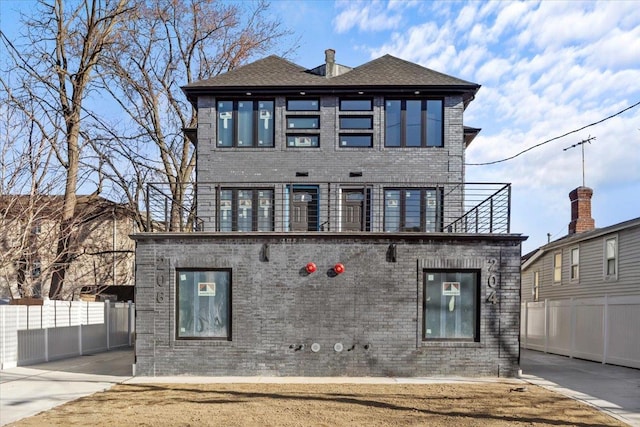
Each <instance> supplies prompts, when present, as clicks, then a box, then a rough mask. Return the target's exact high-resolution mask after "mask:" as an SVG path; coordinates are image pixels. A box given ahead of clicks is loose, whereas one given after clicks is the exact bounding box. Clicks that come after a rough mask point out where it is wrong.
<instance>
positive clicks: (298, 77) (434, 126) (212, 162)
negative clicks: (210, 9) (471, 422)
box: [134, 50, 524, 376]
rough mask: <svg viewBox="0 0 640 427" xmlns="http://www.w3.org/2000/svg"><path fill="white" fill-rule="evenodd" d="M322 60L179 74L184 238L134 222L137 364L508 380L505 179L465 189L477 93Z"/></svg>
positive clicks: (452, 83)
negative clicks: (191, 188)
mask: <svg viewBox="0 0 640 427" xmlns="http://www.w3.org/2000/svg"><path fill="white" fill-rule="evenodd" d="M325 54H326V61H325V64H323V65H321V66H319V67H317V68H314V69H311V70H308V69H305V68H304V67H300V66H299V65H296V64H293V63H291V62H289V61H287V60H285V59H282V58H280V57H277V56H269V57H267V58H264V59H262V60H259V61H256V62H253V63H251V64H248V65H245V66H243V67H239V68H237V69H235V70H232V71H229V72H228V73H226V74H222V75H219V76H216V77H213V78H211V79H208V80H203V81H199V82H195V83H192V84H190V85H188V86H186V87H184V91H185V93H186V95H187V97H188V99H189V100H190V101H191V102H192V103H193V105H194V106H195V107H196V108H197V109H198V125H197V128H194V129H187V130H186V132H187V135H188V136H189V137H190V138H191V139H192V140H193V141H194V143H195V144H196V149H197V215H198V221H199V223H198V224H199V225H198V227H197V230H198V232H193V233H140V234H136V235H134V239H135V240H136V265H137V270H136V311H137V314H136V334H137V335H136V373H137V374H139V375H283V376H286V375H309V376H326V375H351V376H424V375H467V376H478V375H489V376H498V375H499V376H513V375H516V374H517V372H518V369H519V366H518V361H519V310H520V295H519V292H520V268H519V267H520V255H521V242H522V241H523V239H524V238H523V237H522V236H521V235H519V234H512V233H511V231H510V218H509V214H510V194H511V193H510V191H511V188H510V185H508V184H500V185H496V184H478V185H470V184H466V183H465V182H464V159H465V149H466V147H467V146H468V145H469V144H470V143H471V141H472V140H473V138H474V137H475V135H476V134H477V133H478V132H479V129H477V128H472V127H465V126H464V125H463V113H464V110H465V108H466V107H467V105H468V104H469V103H470V102H471V101H472V100H473V99H474V97H475V95H476V92H477V91H478V89H479V88H480V86H479V85H477V84H475V83H470V82H467V81H464V80H460V79H458V78H455V77H451V76H448V75H445V74H441V73H438V72H435V71H433V70H430V69H427V68H424V67H422V66H419V65H417V64H413V63H410V62H407V61H404V60H401V59H398V58H395V57H393V56H389V55H385V56H383V57H381V58H378V59H375V60H373V61H371V62H368V63H366V64H363V65H360V66H358V67H355V68H350V67H346V66H344V65H339V64H336V63H335V60H334V54H335V52H334V51H333V50H327V51H326V52H325Z"/></svg>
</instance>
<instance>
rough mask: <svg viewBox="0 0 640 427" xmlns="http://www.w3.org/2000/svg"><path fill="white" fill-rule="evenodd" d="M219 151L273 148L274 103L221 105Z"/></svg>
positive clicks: (231, 102)
mask: <svg viewBox="0 0 640 427" xmlns="http://www.w3.org/2000/svg"><path fill="white" fill-rule="evenodd" d="M217 106H218V147H273V141H274V133H273V130H274V126H273V114H274V103H273V101H269V100H257V101H251V100H242V101H232V100H229V101H226V100H222V101H218V104H217Z"/></svg>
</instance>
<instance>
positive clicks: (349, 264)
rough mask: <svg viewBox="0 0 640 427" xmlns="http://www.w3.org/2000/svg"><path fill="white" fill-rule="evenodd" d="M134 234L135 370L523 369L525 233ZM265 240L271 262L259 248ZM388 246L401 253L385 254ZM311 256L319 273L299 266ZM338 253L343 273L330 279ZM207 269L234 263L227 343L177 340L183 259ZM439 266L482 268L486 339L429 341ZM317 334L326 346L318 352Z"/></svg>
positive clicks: (354, 372)
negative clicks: (492, 294)
mask: <svg viewBox="0 0 640 427" xmlns="http://www.w3.org/2000/svg"><path fill="white" fill-rule="evenodd" d="M416 237H417V236H416ZM136 239H137V251H136V259H137V282H136V301H137V304H136V311H137V314H136V334H137V337H136V374H137V375H151V376H153V375H158V376H161V375H271V376H301V375H302V376H406V377H411V376H434V375H466V376H514V375H516V374H517V371H518V357H519V333H518V331H519V313H520V295H519V289H520V265H519V257H520V242H521V238H519V237H514V236H498V237H496V236H494V237H479V236H475V237H472V236H458V237H456V238H452V237H451V236H446V235H434V236H433V237H431V238H425V237H424V236H422V237H420V238H411V237H406V236H403V237H399V236H389V235H385V236H367V237H355V236H339V235H336V234H330V235H319V234H315V235H304V236H299V235H298V236H291V235H285V234H280V235H276V234H271V235H269V236H268V237H266V236H265V237H257V236H255V235H254V236H244V237H243V236H232V235H229V234H227V235H221V234H210V233H203V234H198V235H184V234H183V235H153V236H152V235H139V236H138V237H137V238H136ZM265 243H266V244H268V245H269V260H268V261H265V260H264V259H261V255H260V254H261V250H262V248H263V245H264V244H265ZM392 243H394V244H396V245H397V246H396V262H389V259H388V257H387V251H388V248H389V245H390V244H392ZM492 260H493V261H492ZM309 261H313V262H315V263H316V265H317V266H318V271H317V272H316V273H314V274H311V275H308V276H304V275H301V274H300V270H301V268H302V267H304V266H305V265H306V263H307V262H309ZM336 262H342V263H343V264H344V266H345V268H346V271H345V272H344V273H343V274H341V275H339V276H336V277H330V275H329V274H327V270H328V269H329V268H330V267H331V266H333V265H334V264H335V263H336ZM203 267H205V268H230V269H231V270H232V275H233V276H232V277H233V280H232V322H231V325H232V339H231V340H230V341H227V340H222V341H217V340H195V341H191V340H177V339H176V333H175V328H176V289H175V287H176V273H175V271H176V268H203ZM431 269H450V270H460V269H463V270H477V271H479V272H480V284H479V287H480V298H479V300H480V336H479V342H427V341H424V340H423V339H422V336H423V327H422V324H423V314H422V313H423V310H422V300H423V287H424V283H423V275H422V271H424V270H431ZM491 274H496V275H497V278H498V281H497V286H496V287H495V288H493V289H496V290H497V296H498V299H497V303H496V304H493V303H491V302H488V301H486V300H487V297H488V295H489V294H488V292H489V291H491V290H492V288H489V287H488V286H487V283H489V276H490V275H491ZM313 343H317V344H319V345H320V350H319V351H317V352H313V351H312V350H311V346H312V344H313ZM336 343H341V344H342V345H343V347H344V350H343V351H342V352H336V351H335V350H334V346H335V344H336ZM300 345H304V348H303V349H301V350H296V349H297V348H299V346H300ZM292 347H293V348H292Z"/></svg>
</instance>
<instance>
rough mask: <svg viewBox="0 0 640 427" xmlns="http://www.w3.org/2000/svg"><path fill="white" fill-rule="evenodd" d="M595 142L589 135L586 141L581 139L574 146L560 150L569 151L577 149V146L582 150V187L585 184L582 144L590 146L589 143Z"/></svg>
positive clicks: (593, 137)
mask: <svg viewBox="0 0 640 427" xmlns="http://www.w3.org/2000/svg"><path fill="white" fill-rule="evenodd" d="M595 140H596V137H595V136H591V135H589V137H588V138H587V139H583V140H582V141H580V142H578V143H576V144H573V145H572V146H570V147H567V148H563V149H562V151H567V150H571V149H572V148H575V147H578V146H579V147H580V148H581V149H582V186H583V187H584V186H585V184H584V144H586V143H587V142H588V143H589V144H591V141H595Z"/></svg>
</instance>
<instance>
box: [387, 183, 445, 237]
mask: <svg viewBox="0 0 640 427" xmlns="http://www.w3.org/2000/svg"><path fill="white" fill-rule="evenodd" d="M384 231H391V232H394V231H432V232H433V231H442V191H441V190H440V189H436V188H401V189H386V190H385V192H384Z"/></svg>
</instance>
